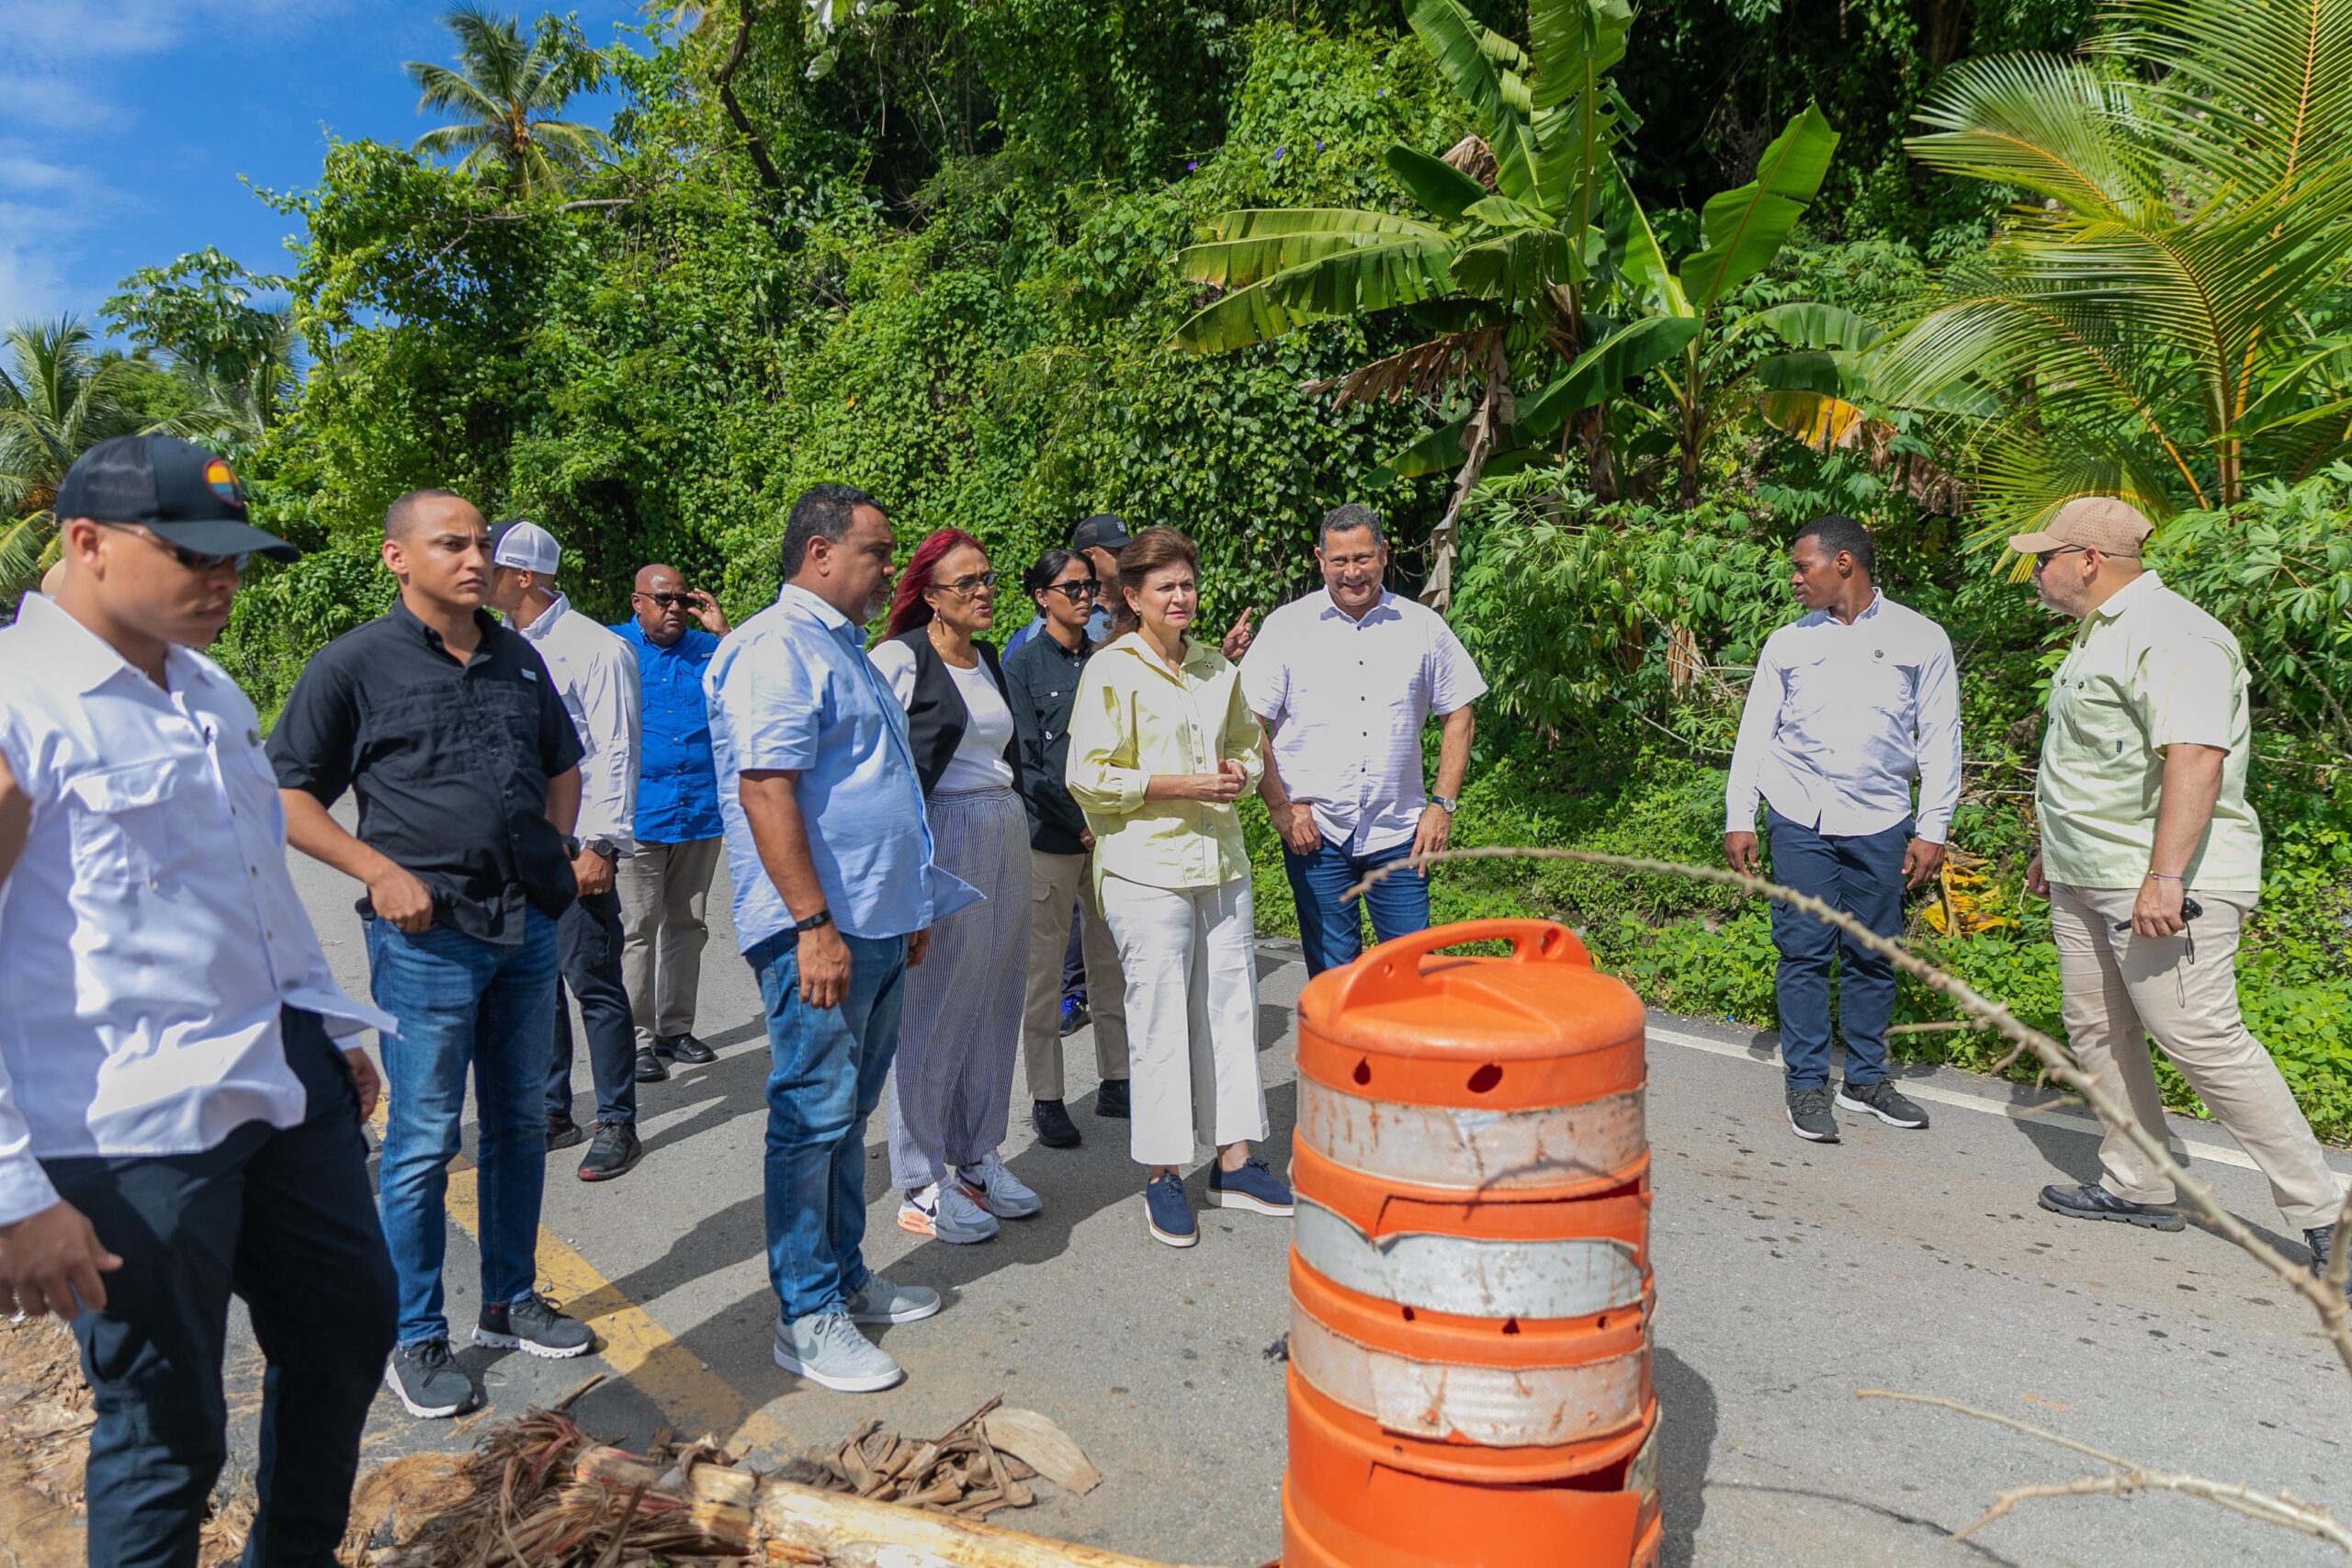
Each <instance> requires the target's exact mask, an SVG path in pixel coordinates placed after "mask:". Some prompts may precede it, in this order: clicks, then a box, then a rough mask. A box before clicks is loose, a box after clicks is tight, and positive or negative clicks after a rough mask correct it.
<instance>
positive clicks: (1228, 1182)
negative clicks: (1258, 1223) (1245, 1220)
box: [1209, 1157, 1294, 1217]
mask: <svg viewBox="0 0 2352 1568" xmlns="http://www.w3.org/2000/svg"><path fill="white" fill-rule="evenodd" d="M1209 1203H1210V1205H1211V1207H1213V1208H1218V1209H1247V1210H1249V1211H1250V1213H1258V1214H1272V1215H1275V1216H1277V1217H1280V1216H1282V1215H1285V1214H1288V1213H1290V1212H1291V1210H1292V1208H1293V1207H1294V1205H1293V1204H1292V1202H1291V1196H1290V1188H1289V1187H1288V1186H1286V1185H1285V1184H1284V1183H1283V1182H1282V1181H1281V1180H1279V1179H1277V1178H1276V1177H1275V1175H1274V1173H1273V1172H1272V1171H1271V1170H1269V1169H1268V1168H1266V1162H1265V1161H1264V1160H1261V1159H1258V1158H1255V1157H1252V1158H1250V1159H1246V1160H1244V1161H1242V1162H1241V1168H1240V1169H1239V1170H1225V1169H1222V1168H1219V1167H1216V1166H1214V1165H1213V1166H1211V1167H1210V1168H1209Z"/></svg>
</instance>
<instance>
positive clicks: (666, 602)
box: [632, 593, 695, 610]
mask: <svg viewBox="0 0 2352 1568" xmlns="http://www.w3.org/2000/svg"><path fill="white" fill-rule="evenodd" d="M632 597H635V598H639V599H650V600H651V601H652V602H653V603H654V604H658V605H659V606H661V607H662V609H664V610H674V609H676V608H677V607H678V606H679V605H681V604H686V605H691V604H694V602H695V596H694V595H693V594H691V593H639V594H635V595H632Z"/></svg>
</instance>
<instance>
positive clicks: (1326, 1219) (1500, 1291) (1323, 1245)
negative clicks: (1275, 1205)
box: [1291, 1195, 1642, 1318]
mask: <svg viewBox="0 0 2352 1568" xmlns="http://www.w3.org/2000/svg"><path fill="white" fill-rule="evenodd" d="M1291 1242H1292V1245H1294V1246H1295V1247H1297V1248H1298V1256H1299V1259H1300V1261H1302V1262H1304V1263H1305V1264H1306V1266H1307V1267H1308V1268H1309V1269H1314V1270H1315V1271H1316V1272H1317V1274H1320V1275H1322V1276H1323V1277H1324V1278H1325V1279H1327V1280H1330V1281H1331V1282H1332V1283H1333V1284H1335V1285H1341V1286H1344V1287H1346V1288H1347V1289H1349V1290H1351V1291H1354V1292H1359V1293H1360V1294H1363V1295H1367V1296H1374V1297H1377V1298H1378V1299H1380V1300H1381V1301H1385V1302H1397V1303H1400V1304H1402V1305H1405V1306H1411V1307H1420V1308H1423V1309H1424V1310H1426V1311H1429V1312H1450V1313H1458V1314H1461V1315H1463V1316H1464V1317H1521V1318H1554V1317H1589V1316H1590V1315H1592V1314H1594V1313H1600V1312H1611V1311H1614V1310H1615V1309H1617V1308H1619V1307H1630V1306H1633V1305H1634V1304H1635V1303H1638V1302H1640V1301H1641V1299H1642V1266H1641V1261H1640V1259H1639V1258H1637V1257H1636V1256H1635V1255H1634V1249H1633V1248H1632V1247H1629V1246H1627V1245H1626V1244H1625V1243H1623V1242H1622V1241H1616V1240H1612V1239H1610V1238H1608V1237H1605V1236H1603V1237H1577V1238H1575V1239H1571V1240H1559V1241H1490V1240H1486V1239H1482V1238H1477V1237H1471V1236H1458V1235H1430V1234H1428V1233H1426V1232H1421V1231H1401V1232H1398V1233H1397V1234H1396V1235H1384V1236H1382V1237H1380V1238H1379V1239H1378V1240H1376V1241H1375V1240H1374V1239H1373V1238H1372V1237H1370V1236H1367V1235H1364V1234H1363V1232H1362V1231H1360V1230H1358V1229H1356V1227H1355V1226H1354V1225H1353V1224H1350V1223H1349V1221H1348V1220H1347V1219H1346V1218H1345V1217H1344V1216H1342V1215H1340V1214H1336V1213H1332V1212H1331V1211H1330V1210H1329V1209H1327V1208H1325V1207H1323V1206H1322V1205H1321V1204H1320V1203H1317V1202H1316V1201H1314V1200H1313V1199H1311V1198H1307V1197H1306V1196H1303V1195H1302V1196H1300V1197H1299V1198H1298V1200H1297V1208H1296V1210H1295V1213H1294V1214H1293V1215H1292V1219H1291Z"/></svg>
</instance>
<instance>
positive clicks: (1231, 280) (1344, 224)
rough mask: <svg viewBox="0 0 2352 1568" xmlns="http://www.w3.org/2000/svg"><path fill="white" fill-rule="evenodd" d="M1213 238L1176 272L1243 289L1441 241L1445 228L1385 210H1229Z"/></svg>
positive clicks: (1191, 250)
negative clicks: (1343, 257)
mask: <svg viewBox="0 0 2352 1568" xmlns="http://www.w3.org/2000/svg"><path fill="white" fill-rule="evenodd" d="M1208 229H1209V233H1210V235H1211V236H1212V238H1210V239H1209V240H1207V241H1205V242H1204V243H1200V244H1197V245H1190V246H1187V247H1186V248H1185V249H1184V251H1183V253H1182V254H1180V255H1179V256H1178V257H1177V258H1176V264H1177V267H1178V270H1179V271H1181V272H1182V274H1183V276H1185V277H1187V278H1189V279H1191V280H1192V281H1193V282H1194V283H1213V284H1216V286H1217V287H1219V288H1245V287H1247V286H1248V285H1250V284H1252V283H1259V282H1262V281H1263V280H1265V279H1267V278H1270V277H1272V276H1274V275H1275V274H1276V273H1280V272H1287V271H1289V270H1290V269H1291V268H1292V267H1295V266H1299V265H1303V264H1305V263H1307V262H1310V261H1316V260H1319V259H1320V258H1322V257H1324V256H1328V255H1336V254H1340V253H1341V252H1344V251H1351V250H1359V249H1362V248H1363V247H1366V246H1370V245H1379V244H1388V243H1394V242H1396V241H1397V240H1399V239H1410V240H1419V241H1423V242H1429V243H1445V241H1446V233H1445V231H1444V230H1442V229H1439V228H1436V227H1434V226H1433V225H1430V224H1428V223H1422V222H1419V221H1416V220H1413V219H1410V218H1399V217H1397V216H1395V215H1394V214H1391V213H1386V212H1362V211H1357V210H1355V209H1350V208H1323V207H1283V208H1254V209H1244V210H1242V211H1238V212H1227V213H1225V214H1224V215H1222V216H1221V217H1219V218H1217V219H1216V220H1214V221H1213V222H1211V223H1210V224H1209V226H1208Z"/></svg>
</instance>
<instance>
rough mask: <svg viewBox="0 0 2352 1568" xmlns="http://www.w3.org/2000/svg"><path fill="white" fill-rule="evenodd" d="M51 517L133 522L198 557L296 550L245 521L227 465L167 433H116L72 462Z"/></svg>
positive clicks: (240, 492) (283, 556) (292, 553)
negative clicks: (72, 465)
mask: <svg viewBox="0 0 2352 1568" xmlns="http://www.w3.org/2000/svg"><path fill="white" fill-rule="evenodd" d="M53 510H54V511H55V513H56V516H57V519H58V521H59V522H61V523H62V522H63V521H65V520H66V519H67V518H70V517H87V518H89V519H90V520H91V521H92V522H94V523H136V524H138V525H140V526H141V527H143V528H145V529H147V530H148V531H149V532H151V533H153V535H154V536H156V537H157V538H159V539H161V540H163V541H164V543H165V544H171V545H177V546H179V547H180V548H182V549H184V550H194V551H195V552H196V553H197V554H198V555H205V556H244V555H257V556H274V557H276V558H277V559H279V560H292V559H293V558H295V557H296V556H299V555H300V554H301V553H302V552H301V551H300V549H299V548H297V547H294V546H292V545H289V544H288V543H287V542H286V541H285V540H283V539H281V538H279V537H278V536H277V535H275V534H265V533H263V532H262V531H261V530H260V529H258V528H256V527H254V526H253V525H251V524H249V523H247V522H246V521H245V487H244V486H243V485H242V484H240V483H238V482H237V476H236V473H235V471H234V470H233V469H232V468H230V467H229V465H228V464H227V463H226V462H224V461H222V460H221V459H220V457H216V456H215V455H214V454H212V453H210V452H208V451H206V450H205V449H204V448H203V447H201V446H196V445H194V444H193V443H190V442H187V441H182V440H180V439H179V438H178V437H177V436H172V435H118V436H115V437H114V438H113V439H112V440H108V441H101V442H99V443H98V444H97V445H96V446H93V447H91V448H90V449H89V450H88V451H86V452H85V453H83V454H82V455H81V457H77V458H75V459H74V467H73V468H70V469H68V470H67V471H66V475H65V482H64V483H62V484H61V485H59V486H58V487H57V503H56V506H55V508H54V509H53Z"/></svg>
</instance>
